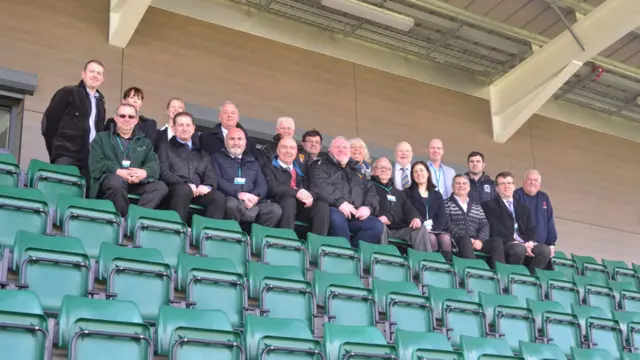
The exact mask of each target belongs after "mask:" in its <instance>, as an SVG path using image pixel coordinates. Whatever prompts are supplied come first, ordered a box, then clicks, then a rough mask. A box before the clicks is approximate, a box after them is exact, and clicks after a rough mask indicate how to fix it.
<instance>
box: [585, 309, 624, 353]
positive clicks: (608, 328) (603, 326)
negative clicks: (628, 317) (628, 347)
mask: <svg viewBox="0 0 640 360" xmlns="http://www.w3.org/2000/svg"><path fill="white" fill-rule="evenodd" d="M585 332H586V340H587V341H588V342H589V343H590V345H591V346H590V347H591V348H594V349H603V350H607V351H608V352H609V353H611V354H612V355H613V356H614V358H616V359H619V358H620V357H621V356H622V353H623V351H624V335H623V333H622V329H621V327H620V323H618V321H616V320H610V319H603V318H597V317H588V318H587V319H586V331H585Z"/></svg>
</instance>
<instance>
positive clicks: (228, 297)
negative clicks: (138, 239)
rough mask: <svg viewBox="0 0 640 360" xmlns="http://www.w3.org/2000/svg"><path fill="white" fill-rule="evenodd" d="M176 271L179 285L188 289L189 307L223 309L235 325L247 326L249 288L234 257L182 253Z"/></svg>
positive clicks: (181, 288)
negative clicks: (232, 258)
mask: <svg viewBox="0 0 640 360" xmlns="http://www.w3.org/2000/svg"><path fill="white" fill-rule="evenodd" d="M154 250H155V249H154ZM176 273H177V278H178V279H177V289H178V290H179V291H184V292H185V296H186V298H187V300H186V305H187V306H188V307H192V308H196V309H201V310H202V309H204V310H219V311H222V312H224V313H225V314H226V315H227V318H228V320H229V322H230V323H231V326H232V327H233V328H234V329H241V328H242V327H243V326H244V317H245V310H246V309H247V294H248V290H247V287H246V285H245V279H244V276H242V274H241V273H240V272H239V271H237V270H236V267H235V265H234V264H233V262H231V260H229V259H225V258H210V257H201V256H195V255H188V254H184V253H183V254H180V256H179V257H178V268H177V269H176Z"/></svg>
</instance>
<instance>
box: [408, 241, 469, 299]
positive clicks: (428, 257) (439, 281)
mask: <svg viewBox="0 0 640 360" xmlns="http://www.w3.org/2000/svg"><path fill="white" fill-rule="evenodd" d="M407 256H408V258H409V264H410V266H411V271H412V273H414V274H418V284H419V285H420V287H422V293H423V294H426V289H428V286H429V285H433V286H436V287H443V288H456V287H457V278H456V272H455V270H454V269H453V267H452V266H451V265H450V264H448V263H447V262H445V260H444V257H443V256H442V254H440V253H439V252H426V251H417V250H413V249H407Z"/></svg>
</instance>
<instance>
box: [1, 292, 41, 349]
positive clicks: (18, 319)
mask: <svg viewBox="0 0 640 360" xmlns="http://www.w3.org/2000/svg"><path fill="white" fill-rule="evenodd" d="M52 337H53V334H50V333H49V330H48V327H47V317H46V316H45V315H44V312H43V311H42V306H41V305H40V301H39V300H38V295H36V293H34V292H33V291H29V290H0V349H2V358H3V359H20V360H42V359H48V358H49V357H48V356H50V355H48V354H47V352H48V351H47V348H48V346H49V345H50V343H51V341H52Z"/></svg>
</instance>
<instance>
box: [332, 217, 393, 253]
mask: <svg viewBox="0 0 640 360" xmlns="http://www.w3.org/2000/svg"><path fill="white" fill-rule="evenodd" d="M329 218H330V223H329V236H340V237H343V238H345V239H351V245H352V246H354V247H358V241H360V240H362V241H364V242H368V243H373V244H379V243H380V237H381V236H382V232H383V231H384V225H383V224H382V221H380V220H378V218H376V217H375V216H369V217H368V218H366V219H364V220H358V219H355V218H353V217H352V218H351V219H347V218H346V217H345V216H344V214H343V213H342V212H340V210H338V208H335V207H330V208H329ZM351 233H353V238H351Z"/></svg>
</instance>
